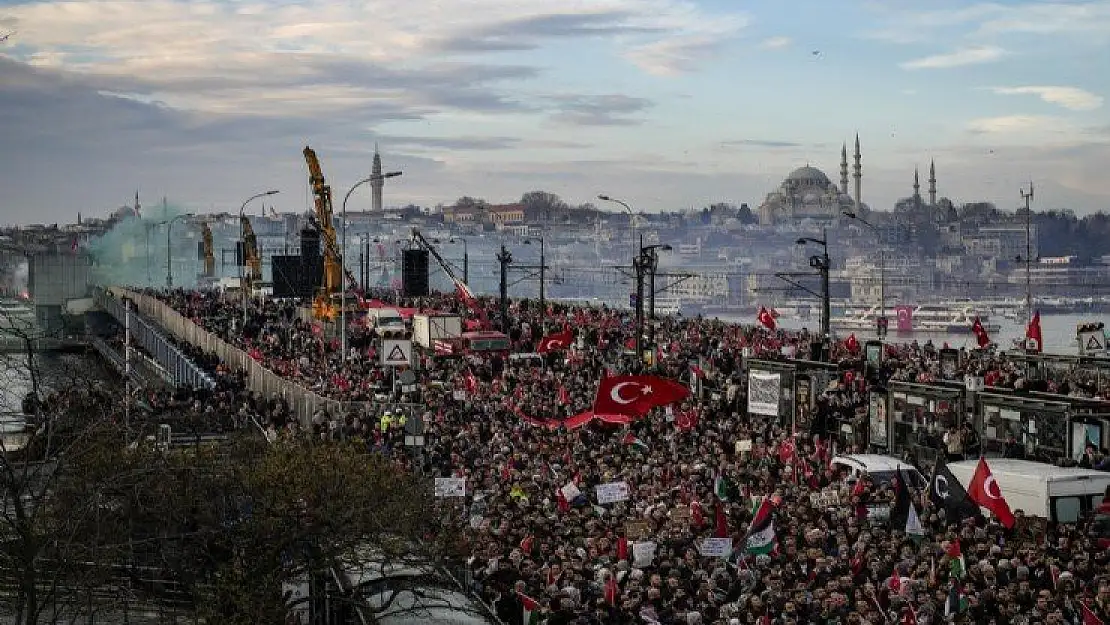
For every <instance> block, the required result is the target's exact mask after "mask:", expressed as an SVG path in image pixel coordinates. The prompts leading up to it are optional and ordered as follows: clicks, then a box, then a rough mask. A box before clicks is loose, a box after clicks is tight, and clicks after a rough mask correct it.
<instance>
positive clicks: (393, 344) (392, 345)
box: [382, 339, 412, 367]
mask: <svg viewBox="0 0 1110 625" xmlns="http://www.w3.org/2000/svg"><path fill="white" fill-rule="evenodd" d="M382 364H383V365H385V366H387V367H408V366H411V365H412V341H410V340H408V339H382Z"/></svg>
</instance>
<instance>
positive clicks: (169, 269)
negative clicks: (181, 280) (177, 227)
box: [166, 213, 193, 289]
mask: <svg viewBox="0 0 1110 625" xmlns="http://www.w3.org/2000/svg"><path fill="white" fill-rule="evenodd" d="M192 216H193V214H192V213H185V214H184V215H178V216H177V217H174V218H173V219H170V220H169V221H167V222H166V288H167V289H172V288H173V259H172V257H171V256H170V251H171V249H172V248H171V247H170V233H171V232H172V231H173V222H175V221H177V220H179V219H185V218H186V217H192Z"/></svg>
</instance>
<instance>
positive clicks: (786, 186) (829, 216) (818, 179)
mask: <svg viewBox="0 0 1110 625" xmlns="http://www.w3.org/2000/svg"><path fill="white" fill-rule="evenodd" d="M852 178H853V179H854V181H855V189H854V190H855V194H854V197H853V196H852V195H849V193H848V145H847V144H844V145H843V146H842V147H841V149H840V186H839V187H837V186H836V185H835V184H833V182H832V181H831V180H829V177H828V176H826V175H825V172H823V171H821V170H820V169H817V168H816V167H810V166H809V165H808V164H807V165H806V166H805V167H799V168H798V169H795V170H794V171H792V172H790V175H788V176H787V177H786V179H785V180H783V181H782V184H781V185H780V186H779V188H778V189H777V190H775V191H772V192H771V193H768V194H767V198H766V199H764V200H763V204H761V205H760V206H759V223H760V224H761V225H764V226H773V225H776V224H782V223H789V222H795V221H799V220H803V219H812V220H816V221H826V222H829V221H836V220H838V219H840V217H841V214H842V213H843V212H844V211H853V212H865V211H866V206H865V205H864V204H863V202H862V199H861V195H860V193H861V183H862V181H863V166H862V165H861V163H860V148H859V135H856V153H855V163H854V165H853V167H852Z"/></svg>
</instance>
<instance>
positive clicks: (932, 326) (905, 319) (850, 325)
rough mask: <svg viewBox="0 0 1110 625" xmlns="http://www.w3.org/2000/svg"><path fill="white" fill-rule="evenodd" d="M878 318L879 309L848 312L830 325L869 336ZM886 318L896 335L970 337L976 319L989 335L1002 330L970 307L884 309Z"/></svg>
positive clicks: (899, 307) (961, 304)
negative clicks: (968, 335)
mask: <svg viewBox="0 0 1110 625" xmlns="http://www.w3.org/2000/svg"><path fill="white" fill-rule="evenodd" d="M879 316H880V309H879V307H878V306H870V307H866V308H848V309H846V310H845V311H844V314H843V315H842V316H839V317H835V318H833V320H832V323H831V325H832V327H833V328H834V329H837V330H848V331H854V332H872V331H874V330H875V327H876V324H877V322H878V319H879ZM886 316H887V319H889V326H888V328H889V331H890V332H897V333H899V334H971V333H972V331H971V328H972V326H973V325H974V324H975V319H977V318H978V319H979V323H980V324H982V326H983V329H984V330H986V331H987V333H988V334H993V333H995V332H998V331H999V330H1000V329H1001V326H999V325H998V324H997V323H991V322H990V315H989V313H988V312H987V311H986V310H981V309H980V308H979V307H977V306H975V305H973V304H971V303H956V304H920V305H916V306H892V307H889V308H887V309H886Z"/></svg>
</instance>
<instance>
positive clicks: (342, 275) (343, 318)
mask: <svg viewBox="0 0 1110 625" xmlns="http://www.w3.org/2000/svg"><path fill="white" fill-rule="evenodd" d="M400 175H401V172H399V171H391V172H388V173H384V174H374V175H373V176H367V177H366V178H363V179H362V180H359V181H358V182H356V183H355V184H354V185H352V186H351V188H350V189H348V190H347V195H344V196H343V204H342V205H341V206H340V212H341V214H342V220H343V223H342V224H341V232H342V234H341V235H340V236H341V241H340V243H339V249H340V252H339V267H340V269H339V284H340V287H339V293H340V298H339V326H340V327H339V336H340V349H342V350H343V356H342V360H343V362H346V361H347V200H349V199H351V194H352V193H354V192H355V189H357V188H359V187H361V186H362V185H364V184H366V183H367V182H380V181H382V180H385V179H386V178H396V177H397V176H400Z"/></svg>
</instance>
